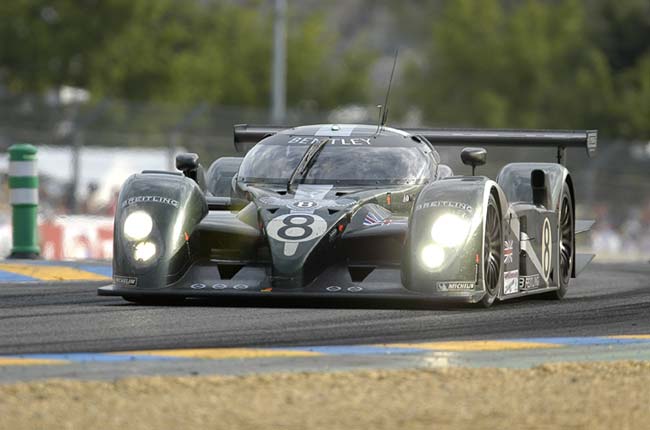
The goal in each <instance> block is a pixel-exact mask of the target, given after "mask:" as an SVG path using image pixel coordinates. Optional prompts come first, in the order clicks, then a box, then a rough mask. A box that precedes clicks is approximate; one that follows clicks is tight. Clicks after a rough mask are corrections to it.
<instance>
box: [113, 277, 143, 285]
mask: <svg viewBox="0 0 650 430" xmlns="http://www.w3.org/2000/svg"><path fill="white" fill-rule="evenodd" d="M113 282H115V283H116V284H118V285H121V286H123V287H135V286H136V285H138V278H130V277H128V276H113Z"/></svg>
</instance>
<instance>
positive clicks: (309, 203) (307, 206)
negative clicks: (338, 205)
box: [287, 200, 319, 211]
mask: <svg viewBox="0 0 650 430" xmlns="http://www.w3.org/2000/svg"><path fill="white" fill-rule="evenodd" d="M287 206H288V208H289V209H293V210H297V211H314V210H315V209H318V208H319V204H318V203H316V202H315V201H313V200H294V201H293V202H291V203H290V204H289V205H287Z"/></svg>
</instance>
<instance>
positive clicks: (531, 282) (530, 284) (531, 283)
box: [519, 275, 542, 290]
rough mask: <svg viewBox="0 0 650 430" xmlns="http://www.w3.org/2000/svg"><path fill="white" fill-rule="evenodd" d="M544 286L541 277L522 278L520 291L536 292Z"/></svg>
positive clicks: (520, 278)
mask: <svg viewBox="0 0 650 430" xmlns="http://www.w3.org/2000/svg"><path fill="white" fill-rule="evenodd" d="M541 286H542V281H541V277H540V276H539V275H530V276H520V277H519V289H520V290H534V289H535V288H539V287H541Z"/></svg>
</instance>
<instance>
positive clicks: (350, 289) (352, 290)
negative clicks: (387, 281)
mask: <svg viewBox="0 0 650 430" xmlns="http://www.w3.org/2000/svg"><path fill="white" fill-rule="evenodd" d="M348 291H349V292H351V293H359V292H361V291H363V288H362V287H348Z"/></svg>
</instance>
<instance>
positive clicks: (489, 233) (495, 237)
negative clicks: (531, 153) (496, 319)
mask: <svg viewBox="0 0 650 430" xmlns="http://www.w3.org/2000/svg"><path fill="white" fill-rule="evenodd" d="M484 222H485V240H484V241H483V283H484V285H485V296H483V298H482V299H481V301H480V302H479V303H480V304H481V305H482V306H484V307H486V308H487V307H490V306H492V303H494V300H495V299H496V298H497V295H498V293H499V279H500V278H501V272H502V271H503V267H502V263H503V231H502V227H501V212H500V211H499V206H498V205H497V201H496V199H495V198H494V195H492V194H490V199H489V200H488V206H487V210H486V213H485V220H484Z"/></svg>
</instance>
